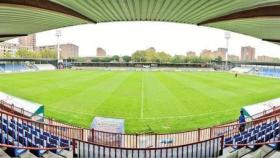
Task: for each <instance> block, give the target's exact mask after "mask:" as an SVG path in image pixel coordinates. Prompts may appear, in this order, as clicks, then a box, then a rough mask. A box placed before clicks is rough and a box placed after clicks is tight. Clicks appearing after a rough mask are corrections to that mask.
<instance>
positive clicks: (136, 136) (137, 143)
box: [135, 133, 138, 148]
mask: <svg viewBox="0 0 280 158" xmlns="http://www.w3.org/2000/svg"><path fill="white" fill-rule="evenodd" d="M135 142H136V148H138V134H137V133H136V141H135Z"/></svg>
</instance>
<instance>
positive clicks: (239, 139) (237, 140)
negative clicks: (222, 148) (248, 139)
mask: <svg viewBox="0 0 280 158" xmlns="http://www.w3.org/2000/svg"><path fill="white" fill-rule="evenodd" d="M242 138H243V137H242V136H239V137H237V138H235V139H234V140H235V142H240V141H241V140H242Z"/></svg>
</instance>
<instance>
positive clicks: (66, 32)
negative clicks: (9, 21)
mask: <svg viewBox="0 0 280 158" xmlns="http://www.w3.org/2000/svg"><path fill="white" fill-rule="evenodd" d="M61 31H62V37H61V43H73V44H76V45H78V46H79V48H80V51H79V53H80V56H95V55H96V49H97V48H98V47H102V48H103V49H105V50H106V51H107V54H108V55H116V54H117V55H131V54H132V53H133V52H135V51H136V50H141V49H146V48H149V47H154V48H156V50H157V51H165V52H168V53H170V54H172V55H174V54H182V55H183V54H185V53H186V52H187V51H195V52H196V53H197V54H199V53H200V52H201V50H203V49H211V50H216V49H217V48H218V47H226V41H225V39H224V33H225V31H224V30H218V29H213V28H207V27H202V26H194V25H187V24H177V23H165V22H114V23H101V24H90V25H80V26H73V27H67V28H63V29H61ZM13 41H15V40H13ZM55 43H56V37H55V30H52V31H46V32H41V33H38V34H37V45H47V44H55ZM247 45H249V46H252V47H255V48H256V54H257V55H269V56H274V57H280V46H278V45H275V44H272V43H269V42H264V41H262V40H259V39H256V38H252V37H249V36H245V35H240V34H236V33H231V39H230V44H229V54H235V55H239V56H240V49H241V46H247Z"/></svg>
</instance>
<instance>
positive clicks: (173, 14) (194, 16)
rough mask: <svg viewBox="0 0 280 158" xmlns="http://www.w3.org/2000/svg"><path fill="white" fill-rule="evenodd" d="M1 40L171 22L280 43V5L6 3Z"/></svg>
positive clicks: (0, 14)
mask: <svg viewBox="0 0 280 158" xmlns="http://www.w3.org/2000/svg"><path fill="white" fill-rule="evenodd" d="M0 21H1V22H0V41H5V40H8V39H11V38H15V37H19V36H25V35H28V34H32V33H36V32H41V31H46V30H51V29H56V28H61V27H66V26H73V25H80V24H89V23H102V22H114V21H166V22H175V23H186V24H194V25H201V26H208V27H214V28H219V29H224V30H229V31H233V32H237V33H242V34H246V35H250V36H253V37H257V38H259V39H263V40H266V41H270V42H274V43H280V0H0Z"/></svg>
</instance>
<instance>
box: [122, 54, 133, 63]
mask: <svg viewBox="0 0 280 158" xmlns="http://www.w3.org/2000/svg"><path fill="white" fill-rule="evenodd" d="M122 59H123V60H124V62H126V63H128V62H130V61H131V57H130V56H128V55H125V56H123V57H122Z"/></svg>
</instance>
